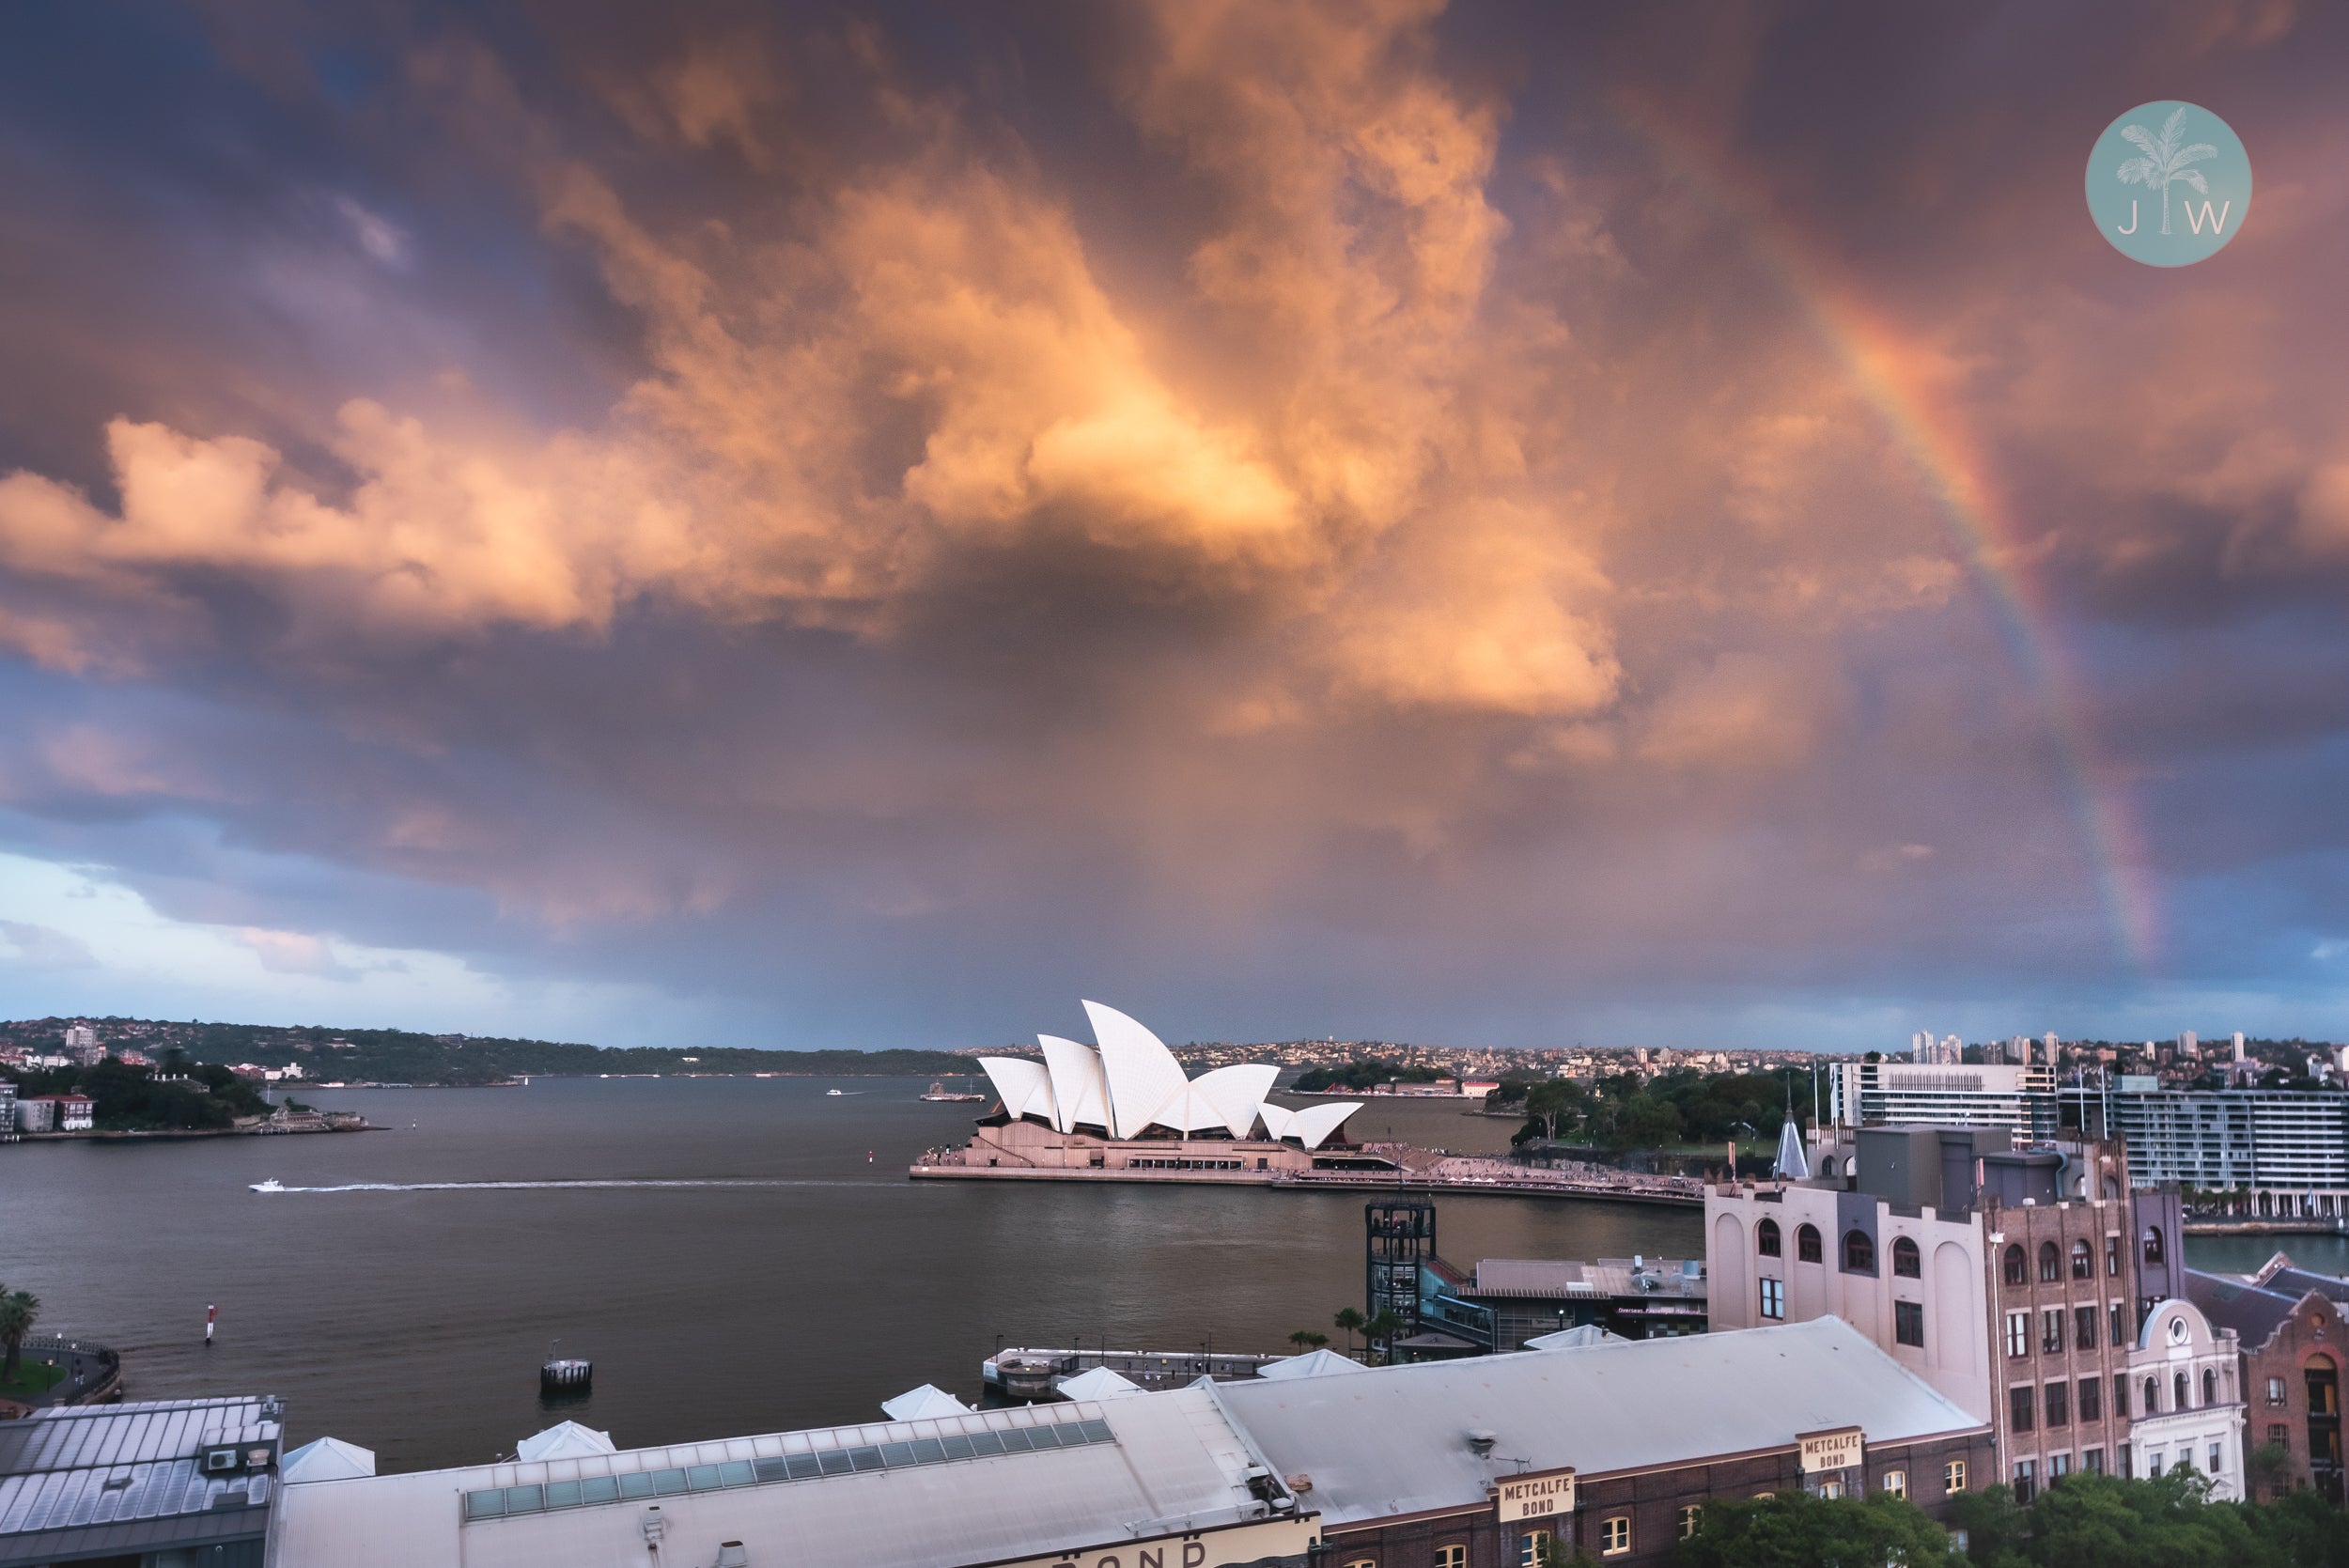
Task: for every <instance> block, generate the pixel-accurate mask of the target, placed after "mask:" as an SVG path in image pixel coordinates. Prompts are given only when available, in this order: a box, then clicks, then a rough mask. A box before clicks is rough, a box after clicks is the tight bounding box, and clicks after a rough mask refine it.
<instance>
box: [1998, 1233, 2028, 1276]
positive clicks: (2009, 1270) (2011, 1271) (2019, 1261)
mask: <svg viewBox="0 0 2349 1568" xmlns="http://www.w3.org/2000/svg"><path fill="white" fill-rule="evenodd" d="M2023 1267H2024V1265H2023V1248H2022V1244H2021V1243H2020V1242H2017V1243H2016V1244H2015V1245H2014V1246H2012V1247H2010V1248H2008V1249H2007V1250H2006V1261H2005V1264H2004V1265H2003V1266H2002V1267H2001V1269H2000V1273H1999V1277H2000V1278H2001V1279H2003V1280H2005V1281H2006V1282H2007V1283H2008V1284H2010V1285H2019V1284H2021V1283H2022V1282H2023Z"/></svg>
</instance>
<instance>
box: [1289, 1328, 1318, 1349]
mask: <svg viewBox="0 0 2349 1568" xmlns="http://www.w3.org/2000/svg"><path fill="white" fill-rule="evenodd" d="M1313 1337H1314V1331H1313V1330H1312V1329H1310V1328H1293V1329H1291V1330H1289V1343H1291V1344H1293V1345H1295V1346H1297V1348H1298V1350H1299V1353H1300V1354H1301V1353H1302V1352H1303V1351H1304V1349H1305V1348H1306V1344H1307V1342H1309V1341H1310V1340H1312V1339H1313Z"/></svg>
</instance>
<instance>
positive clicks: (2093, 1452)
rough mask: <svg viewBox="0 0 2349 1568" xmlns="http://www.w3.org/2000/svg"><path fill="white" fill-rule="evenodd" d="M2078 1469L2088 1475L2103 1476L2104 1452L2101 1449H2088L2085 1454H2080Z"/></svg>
mask: <svg viewBox="0 0 2349 1568" xmlns="http://www.w3.org/2000/svg"><path fill="white" fill-rule="evenodd" d="M2080 1468H2081V1469H2083V1470H2086V1471H2087V1472H2088V1473H2089V1474H2090V1475H2102V1474H2104V1473H2105V1451H2104V1450H2102V1449H2090V1450H2089V1451H2088V1452H2085V1453H2083V1454H2081V1455H2080Z"/></svg>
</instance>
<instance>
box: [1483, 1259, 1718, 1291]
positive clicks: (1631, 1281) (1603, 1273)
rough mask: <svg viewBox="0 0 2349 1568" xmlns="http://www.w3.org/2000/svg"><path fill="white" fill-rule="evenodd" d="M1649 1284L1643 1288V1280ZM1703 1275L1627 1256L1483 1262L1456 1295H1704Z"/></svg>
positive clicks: (1674, 1263)
mask: <svg viewBox="0 0 2349 1568" xmlns="http://www.w3.org/2000/svg"><path fill="white" fill-rule="evenodd" d="M1641 1281H1647V1283H1646V1284H1645V1285H1642V1284H1641ZM1705 1293H1706V1287H1705V1281H1704V1276H1703V1275H1702V1274H1690V1273H1688V1272H1687V1271H1686V1270H1685V1269H1684V1268H1683V1267H1682V1264H1681V1260H1679V1259H1676V1258H1652V1259H1650V1260H1648V1261H1647V1263H1646V1265H1644V1266H1643V1267H1641V1268H1639V1269H1634V1268H1633V1267H1632V1266H1631V1260H1630V1259H1628V1258H1601V1259H1599V1260H1598V1261H1597V1262H1596V1263H1581V1262H1576V1261H1573V1260H1568V1259H1559V1258H1485V1259H1481V1260H1479V1262H1478V1263H1477V1265H1476V1278H1475V1280H1474V1281H1473V1282H1472V1283H1470V1284H1467V1285H1465V1286H1463V1287H1462V1288H1461V1289H1460V1291H1459V1292H1458V1294H1459V1295H1460V1296H1462V1297H1464V1298H1466V1299H1469V1300H1477V1299H1480V1298H1482V1297H1484V1296H1519V1297H1528V1298H1535V1299H1545V1298H1547V1299H1584V1298H1588V1297H1591V1296H1704V1295H1705Z"/></svg>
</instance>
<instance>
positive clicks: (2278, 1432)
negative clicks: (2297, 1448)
mask: <svg viewBox="0 0 2349 1568" xmlns="http://www.w3.org/2000/svg"><path fill="white" fill-rule="evenodd" d="M2267 1440H2268V1441H2269V1442H2271V1443H2274V1444H2276V1445H2277V1446H2278V1447H2279V1448H2287V1449H2288V1448H2290V1447H2291V1446H2292V1428H2290V1427H2288V1426H2285V1425H2284V1424H2282V1423H2281V1422H2280V1421H2271V1422H2269V1423H2268V1427H2267Z"/></svg>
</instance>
